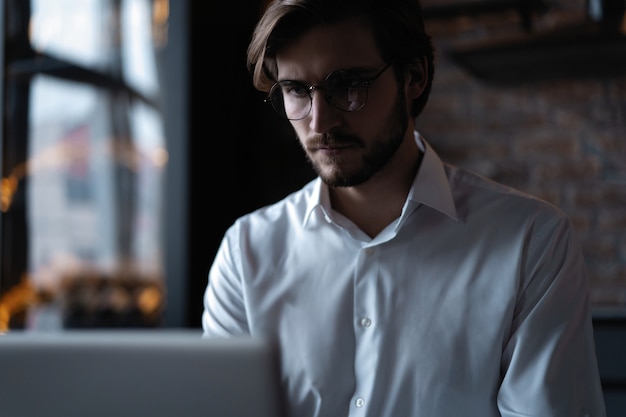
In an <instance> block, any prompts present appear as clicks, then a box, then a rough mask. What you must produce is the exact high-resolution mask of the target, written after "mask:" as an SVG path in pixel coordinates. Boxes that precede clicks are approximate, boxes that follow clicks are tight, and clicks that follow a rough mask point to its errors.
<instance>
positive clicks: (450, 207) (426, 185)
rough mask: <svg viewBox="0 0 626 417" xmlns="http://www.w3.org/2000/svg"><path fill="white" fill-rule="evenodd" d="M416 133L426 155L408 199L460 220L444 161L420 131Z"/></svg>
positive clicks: (416, 139) (417, 140)
mask: <svg viewBox="0 0 626 417" xmlns="http://www.w3.org/2000/svg"><path fill="white" fill-rule="evenodd" d="M414 134H415V141H416V142H417V143H418V146H419V147H420V149H422V152H424V155H423V157H422V163H421V164H420V167H419V170H418V171H417V175H416V176H415V180H414V181H413V185H412V186H411V189H410V190H409V196H408V198H407V201H413V202H416V203H420V204H424V205H425V206H428V207H430V208H433V209H435V210H437V211H440V212H441V213H443V214H445V215H446V216H448V217H450V218H452V219H454V220H458V216H457V213H456V207H455V205H454V198H453V196H452V190H451V189H450V182H449V181H448V176H447V175H446V170H445V167H444V164H443V162H441V159H440V158H439V155H437V153H436V152H435V150H434V149H433V148H432V147H431V146H430V144H429V143H428V142H426V141H425V140H424V138H423V137H422V136H421V135H420V134H419V133H418V132H414Z"/></svg>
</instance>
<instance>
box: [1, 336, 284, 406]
mask: <svg viewBox="0 0 626 417" xmlns="http://www.w3.org/2000/svg"><path fill="white" fill-rule="evenodd" d="M276 358H277V357H276V352H275V350H274V348H273V346H272V345H271V344H270V343H268V342H266V341H263V340H259V339H253V338H225V339H213V338H210V339H207V338H202V336H201V332H200V331H165V330H163V331H161V330H141V331H130V330H129V331H100V330H98V331H69V332H68V331H65V332H59V333H34V332H32V333H28V332H26V333H8V334H6V335H2V336H0V416H3V417H73V416H76V417H84V416H89V417H181V416H184V417H200V416H202V417H252V416H254V417H283V416H284V412H283V407H282V400H281V394H280V388H279V373H278V366H277V361H276Z"/></svg>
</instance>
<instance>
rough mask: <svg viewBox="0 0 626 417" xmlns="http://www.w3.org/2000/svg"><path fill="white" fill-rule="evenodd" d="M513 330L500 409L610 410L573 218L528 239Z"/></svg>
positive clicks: (572, 416)
mask: <svg viewBox="0 0 626 417" xmlns="http://www.w3.org/2000/svg"><path fill="white" fill-rule="evenodd" d="M520 268H521V269H522V270H521V271H520V276H521V277H523V278H522V279H521V281H520V285H521V288H520V291H519V296H518V299H517V303H516V309H515V315H514V319H513V324H512V327H511V331H510V337H509V338H508V340H507V341H506V343H505V346H504V347H503V357H502V384H501V387H500V390H499V393H498V398H497V402H498V407H499V410H500V413H501V415H502V417H519V416H537V417H539V416H542V417H586V416H587V417H605V416H606V411H605V407H604V400H603V394H602V389H601V384H600V377H599V373H598V367H597V359H596V354H595V346H594V338H593V328H592V322H591V313H590V302H589V290H588V277H587V273H586V270H585V264H584V260H583V257H582V253H581V250H580V247H579V245H578V243H577V240H576V239H575V237H574V233H573V229H572V227H571V224H570V222H569V220H567V219H566V218H565V217H556V218H552V219H550V220H548V221H546V222H544V224H542V225H541V227H539V226H537V227H536V230H534V231H532V232H531V233H530V235H529V237H528V239H527V244H526V246H525V253H524V259H523V261H522V263H521V264H520Z"/></svg>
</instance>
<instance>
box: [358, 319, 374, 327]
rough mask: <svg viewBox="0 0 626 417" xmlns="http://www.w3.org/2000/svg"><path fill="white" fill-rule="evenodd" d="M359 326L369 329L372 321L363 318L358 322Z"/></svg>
mask: <svg viewBox="0 0 626 417" xmlns="http://www.w3.org/2000/svg"><path fill="white" fill-rule="evenodd" d="M359 324H360V325H361V326H363V327H370V326H371V325H372V320H370V319H368V318H367V317H363V318H362V319H361V320H359Z"/></svg>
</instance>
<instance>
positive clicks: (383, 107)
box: [276, 20, 413, 186]
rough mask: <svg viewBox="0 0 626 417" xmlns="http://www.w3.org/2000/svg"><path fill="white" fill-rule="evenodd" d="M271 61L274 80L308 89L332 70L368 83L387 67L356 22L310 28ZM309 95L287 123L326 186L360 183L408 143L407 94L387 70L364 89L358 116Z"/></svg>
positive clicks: (367, 33) (317, 93)
mask: <svg viewBox="0 0 626 417" xmlns="http://www.w3.org/2000/svg"><path fill="white" fill-rule="evenodd" d="M276 62H277V66H278V80H279V81H280V80H294V81H300V82H303V83H305V84H310V85H314V86H321V85H322V84H323V82H324V80H325V78H326V77H327V76H328V74H330V73H332V72H333V71H336V70H351V71H354V72H356V73H358V74H360V75H361V76H362V77H363V78H364V79H369V78H371V77H373V76H374V75H376V74H377V73H378V72H379V71H380V70H381V69H382V68H384V67H385V65H386V64H388V63H387V62H384V61H383V60H382V58H381V56H380V53H379V51H378V48H377V47H376V44H375V42H374V38H373V36H372V34H371V32H370V30H369V29H367V27H366V26H365V25H364V24H363V23H362V22H361V21H360V20H348V21H345V22H342V23H339V24H335V25H332V26H321V27H318V28H315V29H313V30H312V31H310V32H308V33H306V34H305V35H304V36H302V37H300V38H298V39H296V40H295V41H294V42H292V43H291V44H289V45H288V46H287V47H286V48H284V49H282V50H281V51H279V53H278V54H277V60H276ZM311 94H312V97H313V102H312V106H311V111H310V112H309V113H308V115H306V116H305V117H304V118H303V119H301V120H296V121H291V124H292V126H293V128H294V130H295V132H296V134H297V135H298V139H299V140H300V143H301V145H302V147H303V148H304V150H305V152H306V155H307V157H308V159H309V160H310V162H311V164H312V166H313V168H314V169H315V171H316V172H317V174H318V175H319V176H320V178H322V180H323V181H324V182H326V183H327V184H328V185H330V186H355V185H359V184H362V183H364V182H365V181H367V180H368V179H370V177H372V176H373V175H374V174H376V173H377V172H378V171H379V170H381V168H384V167H385V165H386V164H387V163H388V161H390V159H392V158H393V156H394V154H395V152H396V150H397V149H398V147H399V146H400V144H401V143H402V141H403V140H405V138H407V137H409V136H410V140H413V139H412V138H413V132H412V130H409V129H408V126H409V119H410V116H409V109H408V107H407V97H406V94H407V93H406V90H405V88H404V86H402V85H401V86H400V88H399V85H398V83H397V81H396V79H395V77H394V72H393V69H392V68H391V67H389V68H388V69H387V70H385V71H384V72H382V73H381V74H380V76H379V77H378V78H377V79H376V80H375V81H374V82H373V84H371V85H370V86H369V87H368V94H367V97H368V98H367V101H366V103H365V105H364V106H363V107H362V108H361V109H360V110H358V111H355V112H344V111H341V110H339V109H337V108H335V107H333V106H332V105H331V104H330V103H329V102H328V101H327V100H326V98H325V97H324V91H323V90H321V89H316V90H314V91H313V92H312V93H311Z"/></svg>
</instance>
